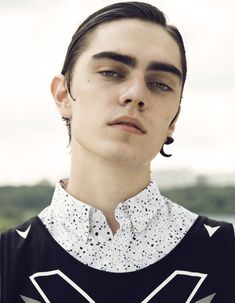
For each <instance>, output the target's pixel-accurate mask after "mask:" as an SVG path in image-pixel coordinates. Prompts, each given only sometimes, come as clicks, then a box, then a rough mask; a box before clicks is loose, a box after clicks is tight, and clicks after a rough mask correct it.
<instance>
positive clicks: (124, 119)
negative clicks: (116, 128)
mask: <svg viewBox="0 0 235 303" xmlns="http://www.w3.org/2000/svg"><path fill="white" fill-rule="evenodd" d="M108 125H126V126H130V127H132V128H136V129H138V130H139V131H141V132H142V133H143V134H145V133H146V129H145V128H144V126H143V124H142V123H141V122H140V121H139V120H138V119H136V118H133V117H131V116H121V117H119V118H117V119H115V120H113V121H112V122H111V123H108Z"/></svg>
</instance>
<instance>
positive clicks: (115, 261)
mask: <svg viewBox="0 0 235 303" xmlns="http://www.w3.org/2000/svg"><path fill="white" fill-rule="evenodd" d="M112 263H113V265H117V264H118V263H119V258H118V257H117V256H113V257H112Z"/></svg>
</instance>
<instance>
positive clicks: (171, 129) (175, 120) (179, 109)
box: [167, 106, 181, 137]
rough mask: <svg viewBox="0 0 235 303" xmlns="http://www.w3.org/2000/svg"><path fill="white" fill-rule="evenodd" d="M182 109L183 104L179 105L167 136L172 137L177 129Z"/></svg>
mask: <svg viewBox="0 0 235 303" xmlns="http://www.w3.org/2000/svg"><path fill="white" fill-rule="evenodd" d="M180 111H181V106H179V108H178V111H177V113H176V115H175V117H174V119H173V120H172V121H171V124H170V126H169V128H168V132H167V137H172V134H173V132H174V131H175V125H176V122H177V120H178V117H179V115H180Z"/></svg>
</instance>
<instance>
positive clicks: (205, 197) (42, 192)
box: [0, 185, 235, 231]
mask: <svg viewBox="0 0 235 303" xmlns="http://www.w3.org/2000/svg"><path fill="white" fill-rule="evenodd" d="M53 192H54V187H52V186H50V185H35V186H17V187H14V186H5V187H0V231H4V230H6V229H8V228H10V227H13V226H16V225H18V224H20V223H23V222H24V221H26V220H28V219H29V218H31V217H33V216H35V215H37V214H38V213H39V212H40V211H41V210H42V209H43V208H45V207H47V206H48V205H49V204H50V202H51V199H52V195H53ZM161 193H162V194H163V195H165V196H166V197H168V198H169V199H170V200H172V201H174V202H176V203H178V204H180V205H182V206H184V207H185V208H187V209H190V210H191V211H193V212H195V213H199V214H223V215H225V214H227V215H232V214H234V215H235V203H234V197H235V187H231V186H230V187H213V186H205V185H198V186H193V187H186V188H178V189H171V190H165V191H163V190H162V191H161Z"/></svg>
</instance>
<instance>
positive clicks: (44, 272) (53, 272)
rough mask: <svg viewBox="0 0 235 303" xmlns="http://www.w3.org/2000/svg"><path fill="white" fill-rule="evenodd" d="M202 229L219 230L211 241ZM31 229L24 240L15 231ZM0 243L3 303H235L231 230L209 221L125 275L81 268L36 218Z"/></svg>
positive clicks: (203, 220)
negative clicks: (159, 255) (34, 302)
mask: <svg viewBox="0 0 235 303" xmlns="http://www.w3.org/2000/svg"><path fill="white" fill-rule="evenodd" d="M204 224H206V225H209V226H210V227H214V226H220V227H219V228H218V229H217V230H216V231H215V233H214V234H213V235H212V236H211V237H210V236H209V233H208V231H207V229H206V228H205V225H204ZM30 225H31V227H30V230H29V233H28V235H27V237H26V239H25V238H23V237H22V236H20V235H19V233H18V232H17V231H16V230H20V231H25V230H27V228H28V227H29V226H30ZM0 239H1V240H0V241H1V242H0V275H1V280H0V281H1V292H0V294H1V301H0V302H1V303H18V302H21V303H22V302H33V301H32V300H36V301H38V302H51V303H67V302H69V303H75V302H76V303H78V302H79V303H80V302H81V303H87V302H96V303H125V302H127V303H147V302H149V303H185V302H186V303H189V302H191V303H196V302H198V301H200V300H202V299H203V298H207V299H204V301H201V302H212V303H230V302H231V303H232V302H235V238H234V230H233V226H232V224H229V223H225V222H218V221H214V220H211V219H209V218H207V217H202V216H199V217H198V219H197V220H196V221H195V223H194V224H193V226H192V227H191V229H190V230H189V232H188V233H187V234H186V236H185V237H184V238H183V240H182V241H181V242H180V243H179V244H178V245H177V247H176V248H175V249H174V250H172V251H171V252H170V253H169V254H168V255H167V256H166V257H164V258H162V259H161V260H160V261H158V262H156V263H154V264H152V265H150V266H148V267H146V268H143V269H140V270H137V271H134V272H126V273H111V272H105V271H101V270H97V269H94V268H92V267H89V266H87V265H85V264H83V263H81V262H79V261H78V260H76V259H75V258H73V257H72V256H71V255H70V254H68V253H67V252H66V251H65V250H64V249H63V248H62V247H61V246H60V245H59V244H58V243H57V242H56V241H55V240H54V239H53V238H52V236H51V235H50V234H49V232H48V231H47V229H46V228H45V226H44V225H43V224H42V222H41V221H40V219H39V218H38V217H34V218H32V219H31V220H29V221H27V222H25V223H24V224H22V225H20V226H18V227H17V228H13V229H10V230H8V231H7V232H5V233H3V234H2V236H1V238H0ZM33 275H34V276H33ZM30 277H31V278H30ZM215 294H216V295H215ZM21 296H23V297H24V299H23V297H21ZM150 297H151V298H150ZM26 298H28V299H26ZM29 298H30V299H31V301H30V299H29ZM209 298H211V299H209ZM212 298H213V299H212ZM201 302H200V303H201Z"/></svg>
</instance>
